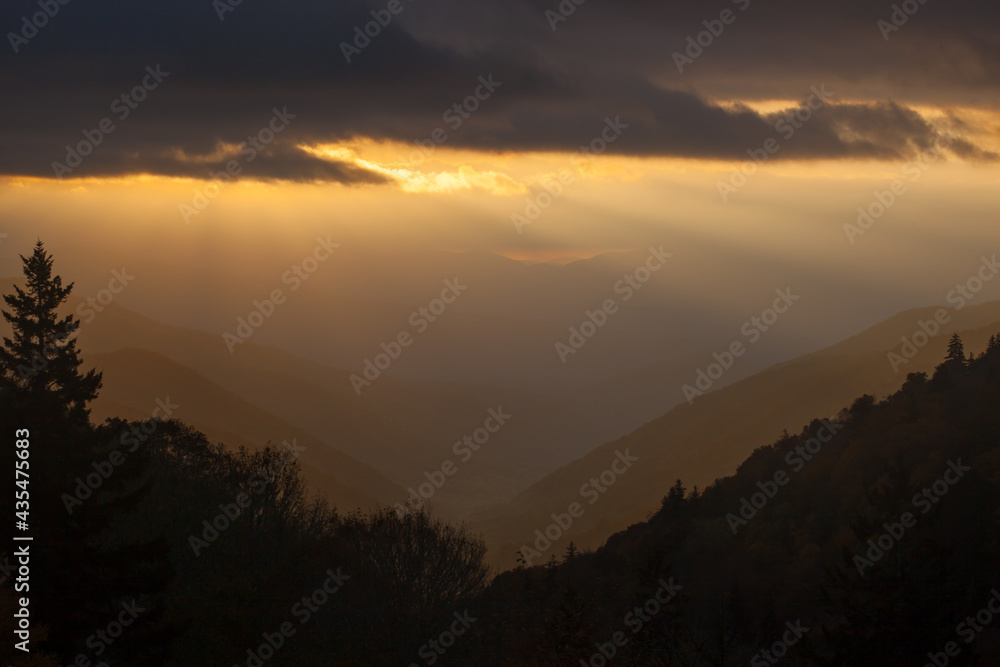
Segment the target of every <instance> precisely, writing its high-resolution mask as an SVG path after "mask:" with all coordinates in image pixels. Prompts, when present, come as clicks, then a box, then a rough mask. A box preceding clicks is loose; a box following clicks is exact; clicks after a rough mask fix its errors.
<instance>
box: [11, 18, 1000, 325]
mask: <svg viewBox="0 0 1000 667" xmlns="http://www.w3.org/2000/svg"><path fill="white" fill-rule="evenodd" d="M46 8H47V11H48V14H46V13H45V11H46ZM0 27H2V29H3V31H4V33H5V42H6V44H4V45H3V47H2V48H0V54H2V55H0V59H2V64H0V90H2V91H3V95H2V96H0V119H2V120H3V122H2V123H0V147H2V150H0V216H2V221H0V228H2V229H0V232H3V233H5V234H8V237H5V243H6V247H2V248H0V266H2V267H3V268H4V270H5V272H6V273H7V274H9V275H12V274H13V273H14V272H15V270H16V265H17V253H18V252H24V251H25V250H26V244H27V243H30V242H31V241H32V240H33V239H34V238H35V237H38V236H43V235H44V236H45V237H46V238H48V239H50V240H51V242H52V243H54V244H56V245H58V244H63V245H64V246H65V247H67V248H76V249H78V251H79V252H80V254H81V255H82V256H85V257H90V256H92V255H93V252H92V251H93V250H94V249H95V248H99V249H100V250H101V251H102V252H104V253H105V254H107V255H108V256H109V259H108V262H109V263H113V262H114V259H115V256H126V257H128V258H129V259H130V260H131V261H133V262H134V263H135V262H139V261H141V260H140V259H137V258H138V257H143V256H145V255H144V253H146V254H148V253H152V252H166V251H167V250H169V251H170V252H175V253H177V254H178V255H185V256H190V257H192V258H197V259H193V260H192V261H204V257H206V256H211V257H212V261H213V262H216V263H221V264H223V265H225V264H226V263H227V262H230V263H231V264H232V266H233V272H234V273H237V272H238V271H237V268H236V267H237V266H239V265H242V266H245V265H246V263H247V262H248V259H247V258H248V257H253V256H256V255H259V254H260V253H261V252H267V251H268V249H270V251H271V252H274V253H279V252H282V251H283V250H282V249H287V250H288V252H290V253H293V252H297V250H295V248H296V247H297V246H296V244H299V245H301V244H302V243H305V242H306V241H303V239H308V238H310V237H311V235H312V234H313V233H314V232H318V231H322V230H327V229H334V230H335V232H336V235H337V236H338V238H340V239H342V240H343V241H345V242H346V243H354V244H365V245H367V246H369V247H372V248H379V247H387V246H392V247H393V248H394V249H397V250H401V249H407V248H413V249H418V248H420V249H433V250H447V251H463V250H470V249H473V250H488V251H490V252H495V253H498V254H502V255H504V256H507V257H511V258H514V259H518V260H524V261H553V262H559V263H562V262H565V261H567V258H586V257H592V256H595V255H598V254H601V253H606V252H619V251H626V250H636V249H642V248H645V247H647V246H648V245H650V244H653V243H657V244H659V243H667V244H668V245H669V244H671V243H672V244H674V245H675V246H677V247H678V248H681V249H683V248H684V247H686V245H690V244H699V247H703V248H705V250H704V252H703V253H702V255H703V256H705V257H711V258H713V259H711V260H708V261H714V262H719V263H720V264H725V265H728V266H736V265H739V266H741V267H746V273H747V274H748V276H747V280H754V277H753V274H754V273H755V269H754V267H760V268H759V273H761V274H767V273H768V270H769V268H770V267H773V266H775V265H781V266H783V267H788V270H787V272H786V273H787V274H789V275H791V276H792V277H795V278H798V276H803V278H801V280H802V281H807V282H808V281H821V282H824V284H827V285H831V286H837V285H839V286H840V287H841V288H842V289H843V290H844V291H845V292H847V291H848V290H849V291H850V298H856V299H858V300H866V299H867V300H870V301H871V302H873V303H878V308H875V309H867V310H866V309H863V308H862V309H860V310H859V311H858V312H864V318H860V319H858V320H857V321H853V320H852V323H851V326H848V327H846V328H845V330H853V329H857V328H858V327H860V326H861V325H862V324H865V323H868V324H870V323H873V321H874V320H876V319H877V318H878V317H881V316H888V315H889V314H891V313H892V312H895V311H898V310H901V309H903V308H906V307H913V306H918V305H926V304H929V303H935V302H939V301H940V300H941V298H942V295H944V294H945V293H947V291H948V289H949V288H950V286H951V285H952V283H953V281H955V280H960V279H962V278H963V277H965V274H967V273H969V272H970V271H972V270H974V269H975V267H976V266H977V264H978V262H979V255H980V254H981V253H983V252H987V253H991V252H993V251H994V250H993V249H994V248H996V247H997V245H998V244H997V241H1000V238H997V237H998V234H997V232H996V231H995V228H996V225H995V211H996V207H995V202H996V192H997V190H998V188H997V186H998V185H1000V167H998V162H1000V159H998V156H1000V141H998V132H1000V116H998V114H997V109H998V104H997V103H998V91H1000V88H998V84H1000V58H998V56H1000V8H998V7H997V6H996V5H995V3H989V2H985V1H982V2H958V3H955V2H952V3H945V2H943V1H942V0H926V2H923V3H920V2H917V1H916V0H911V1H910V2H905V3H900V4H895V5H894V4H892V3H884V4H883V3H871V2H861V1H860V0H847V1H845V2H838V3H808V2H801V1H794V2H793V1H791V0H778V1H775V2H770V3H763V2H759V0H738V1H732V2H728V1H727V2H715V3H709V4H703V3H656V4H650V3H645V2H632V1H628V0H626V1H622V2H615V3H609V2H600V1H599V0H585V1H584V2H582V3H580V4H577V3H576V2H571V1H570V0H566V1H564V2H561V3H559V2H556V1H555V0H547V1H546V0H540V1H537V2H536V1H528V0H504V1H500V0H485V1H476V2H444V1H443V0H399V1H398V2H396V1H393V2H389V1H388V0H387V1H385V2H383V1H381V0H375V1H374V2H358V1H355V0H347V1H343V2H337V3H322V2H310V1H304V0H293V1H291V2H284V3H281V4H280V5H278V4H275V3H264V2H260V1H255V0H246V1H244V2H241V3H239V4H231V3H230V2H229V1H228V0H216V1H214V2H211V1H209V0H177V1H175V2H170V3H156V4H150V3H131V2H123V1H111V0H95V1H92V2H87V3H82V2H68V3H67V4H59V3H58V2H55V3H51V4H50V3H47V2H45V1H44V0H43V1H42V2H38V1H37V0H35V1H32V2H27V1H24V0H12V1H10V2H6V3H4V4H3V7H2V8H0ZM366 31H367V34H366ZM894 187H895V190H894V189H893V188H894ZM209 248H211V249H212V250H211V251H210V250H208V249H209ZM218 248H225V251H224V252H221V251H217V249H218ZM102 261H103V260H102ZM414 261H416V260H414ZM95 271H97V272H98V273H103V272H104V267H103V266H102V267H101V268H100V269H99V270H98V269H95ZM726 275H727V277H726V280H727V281H730V282H724V281H721V279H720V281H713V279H712V278H711V276H710V275H708V276H707V277H706V274H704V273H701V274H699V275H698V276H697V279H695V278H694V277H693V276H692V279H691V280H689V281H688V283H687V284H685V285H683V289H685V290H687V291H688V292H689V293H690V295H691V299H697V300H703V301H705V302H706V303H720V304H722V303H725V302H726V299H725V297H724V296H723V294H724V293H726V292H727V290H730V288H731V280H732V278H731V274H730V273H727V274H726ZM790 279H791V278H790ZM768 280H770V278H768ZM774 287H776V285H768V286H767V290H770V289H772V288H774ZM830 289H831V290H832V289H833V287H830ZM841 296H842V297H843V298H842V299H841V301H842V302H847V301H849V300H850V298H847V297H844V295H841ZM725 307H731V306H730V305H725V306H724V305H719V308H725ZM852 316H853V313H852V312H851V311H849V310H848V311H845V313H844V317H847V318H851V317H852Z"/></svg>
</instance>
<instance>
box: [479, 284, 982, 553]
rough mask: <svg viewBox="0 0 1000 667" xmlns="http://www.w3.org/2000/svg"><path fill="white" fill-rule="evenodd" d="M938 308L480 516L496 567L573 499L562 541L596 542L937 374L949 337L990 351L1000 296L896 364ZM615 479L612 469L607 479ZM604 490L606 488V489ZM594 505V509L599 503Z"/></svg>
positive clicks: (717, 399)
mask: <svg viewBox="0 0 1000 667" xmlns="http://www.w3.org/2000/svg"><path fill="white" fill-rule="evenodd" d="M936 310H937V309H936V308H926V309H917V310H911V311H906V312H904V313H900V314H899V315H897V316H895V317H893V318H890V319H889V320H887V321H886V322H883V323H881V324H879V325H877V326H875V327H872V328H871V329H869V330H867V331H865V332H862V333H861V334H859V335H857V336H853V337H851V338H849V339H847V340H845V341H843V342H842V343H839V344H837V345H834V346H832V347H829V348H827V349H825V350H820V351H818V352H815V353H813V354H809V355H805V356H803V357H800V358H798V359H795V360H792V361H788V362H784V363H781V364H777V365H776V366H773V367H771V368H768V369H767V370H765V371H763V372H761V373H758V374H757V375H754V376H752V377H750V378H747V379H744V380H741V381H739V382H737V383H735V384H733V385H730V386H728V387H725V388H723V389H720V390H718V391H714V392H711V393H709V394H707V395H705V396H703V397H701V398H698V399H696V400H695V401H694V403H693V405H687V404H682V405H680V406H678V407H676V408H674V409H673V410H671V411H669V412H668V413H667V414H665V415H664V416H662V417H660V418H659V419H656V420H653V421H651V422H649V423H647V424H645V425H644V426H642V427H640V428H639V429H637V430H635V431H633V432H632V433H630V434H628V435H626V436H624V437H622V438H619V439H617V440H614V441H612V442H609V443H606V444H604V445H602V446H600V447H598V448H597V449H595V450H593V451H592V452H590V453H589V454H587V455H586V456H584V457H582V458H581V459H579V460H577V461H574V462H573V463H571V464H570V465H567V466H564V467H562V468H560V469H559V470H556V471H555V472H553V473H552V474H550V475H548V476H547V477H546V478H545V479H543V480H541V481H540V482H538V483H537V484H535V485H533V486H532V487H531V488H530V489H528V490H527V491H525V492H524V493H522V494H521V495H519V496H518V497H517V498H515V499H514V500H513V501H512V502H510V503H508V504H506V505H504V506H499V507H495V508H490V509H489V510H484V511H482V512H479V513H477V514H475V515H474V525H475V526H476V527H477V528H479V529H480V530H482V531H483V532H484V533H485V535H486V536H487V539H488V541H489V542H490V544H491V546H493V547H494V554H493V559H494V562H495V563H497V564H502V565H504V566H507V567H509V566H510V565H512V559H513V556H512V554H514V553H515V551H516V549H517V548H519V547H520V546H521V545H522V544H525V543H528V542H530V541H531V540H532V539H533V535H534V531H535V530H536V529H541V530H544V529H545V527H546V526H548V525H549V524H551V523H552V521H553V519H552V518H551V515H552V513H564V512H566V510H567V507H568V506H569V505H570V504H571V503H574V502H579V503H581V504H582V505H583V506H584V508H585V513H584V514H583V516H582V517H580V518H578V519H576V520H575V521H574V524H573V527H572V529H571V531H569V532H567V534H566V536H564V537H563V538H562V541H561V543H562V544H563V545H564V544H565V543H566V542H568V540H569V539H571V538H572V539H575V540H576V542H577V544H578V545H581V544H582V545H585V546H596V545H598V544H600V543H601V542H603V540H604V539H605V538H606V537H607V536H608V535H610V534H611V533H613V532H614V531H616V530H620V529H622V528H624V527H625V526H627V525H629V524H631V523H634V522H635V521H638V520H641V519H643V518H644V517H645V516H647V515H648V513H649V512H650V511H651V510H652V509H653V508H655V507H656V506H658V504H659V502H660V500H661V498H662V497H663V495H664V494H665V493H666V490H667V489H668V488H669V487H670V485H671V484H672V483H673V481H674V480H675V479H677V478H681V479H683V480H684V482H685V483H686V484H687V485H688V486H689V487H690V486H693V485H698V486H700V487H704V486H705V485H707V484H708V483H710V482H712V481H713V480H714V479H716V478H718V477H721V476H724V475H727V474H730V473H732V472H733V471H734V470H735V469H736V466H737V465H739V463H740V462H741V461H743V460H744V459H745V458H746V457H747V456H748V455H749V454H750V452H752V451H753V450H754V449H756V448H757V447H760V446H762V445H765V444H767V443H768V442H770V441H772V440H773V439H774V438H775V437H777V436H778V435H780V434H781V432H782V430H783V429H788V430H789V431H792V432H795V431H798V430H799V428H801V426H802V425H803V424H805V423H807V422H808V421H809V420H811V419H812V418H813V417H814V416H816V415H834V414H836V413H837V412H838V411H839V410H840V409H842V408H843V407H844V406H845V404H847V403H849V402H850V401H852V400H853V399H854V397H856V396H858V395H860V394H864V393H869V394H874V395H885V394H889V393H891V392H893V391H895V390H897V389H898V388H899V387H900V386H901V385H902V383H903V381H904V380H905V379H906V374H907V373H910V372H917V371H928V370H931V369H933V368H934V366H935V365H936V364H937V363H938V362H939V361H940V359H942V358H943V356H944V351H945V348H946V346H947V339H948V336H949V335H950V334H951V333H952V332H954V331H960V332H962V335H963V338H965V339H966V343H967V345H968V347H969V348H970V349H981V348H982V347H984V346H985V344H986V342H987V340H988V338H989V336H990V335H992V334H993V333H996V331H997V330H1000V302H990V303H986V304H982V305H979V306H973V307H968V308H966V309H964V310H963V311H961V312H958V313H955V312H953V313H952V321H951V322H950V323H948V324H947V325H946V326H944V327H942V331H941V333H939V334H938V335H937V336H936V337H934V338H932V339H931V340H930V342H929V343H928V344H927V345H926V346H925V347H924V348H922V349H920V350H919V352H918V354H917V355H916V356H915V357H914V358H913V359H912V360H911V361H910V362H909V363H908V364H906V365H905V366H904V367H903V368H902V369H901V370H900V372H899V373H896V372H894V370H893V368H892V367H891V365H890V364H889V362H888V361H887V354H888V353H889V352H890V351H891V350H893V349H894V348H893V345H894V344H895V345H896V347H898V346H899V345H900V337H901V336H908V337H909V336H912V335H913V332H914V331H915V330H917V326H918V325H917V322H918V321H920V320H926V319H928V318H933V317H934V313H935V311H936ZM626 451H628V453H629V454H630V455H631V456H633V457H637V458H638V461H637V462H636V464H635V465H633V466H632V467H631V468H628V471H627V472H626V473H625V474H623V475H621V477H620V479H617V480H616V481H615V483H614V485H613V486H610V487H608V488H607V491H606V492H602V493H600V494H599V495H597V496H596V498H595V497H594V495H591V494H593V491H590V490H589V489H583V486H584V485H590V487H591V488H593V485H592V483H591V482H590V480H592V479H597V480H598V483H599V484H600V475H601V473H602V472H603V471H605V470H607V469H609V467H610V466H611V465H612V463H613V461H614V460H615V458H616V452H623V453H624V452H626ZM607 477H608V478H609V479H610V477H611V476H610V475H608V476H607ZM602 488H603V486H602ZM592 500H593V505H592V506H591V504H590V503H591V501H592Z"/></svg>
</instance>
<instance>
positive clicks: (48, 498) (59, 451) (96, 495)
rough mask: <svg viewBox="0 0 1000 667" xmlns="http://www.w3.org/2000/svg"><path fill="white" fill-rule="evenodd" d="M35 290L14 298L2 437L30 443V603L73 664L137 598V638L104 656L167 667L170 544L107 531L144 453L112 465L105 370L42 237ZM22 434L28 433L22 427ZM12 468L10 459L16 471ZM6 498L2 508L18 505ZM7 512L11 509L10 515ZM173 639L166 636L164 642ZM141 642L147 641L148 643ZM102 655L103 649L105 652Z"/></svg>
mask: <svg viewBox="0 0 1000 667" xmlns="http://www.w3.org/2000/svg"><path fill="white" fill-rule="evenodd" d="M21 260H22V262H23V264H24V277H25V286H24V288H21V287H19V286H15V287H14V293H13V294H9V295H4V301H5V302H6V304H7V306H8V307H9V309H10V310H3V311H2V313H3V317H4V319H5V320H6V321H7V322H8V323H9V324H10V325H11V328H12V333H11V336H10V337H4V340H3V346H2V347H0V396H2V398H3V400H2V401H0V438H2V442H3V451H4V452H5V453H6V456H5V457H4V458H5V459H6V461H12V459H13V456H14V451H15V438H14V434H15V432H22V433H23V432H27V434H28V436H27V440H28V441H29V442H30V446H29V447H28V451H29V452H30V454H29V458H28V462H29V464H30V468H29V474H30V478H29V479H30V485H29V489H28V490H29V492H30V502H31V511H30V519H29V521H28V524H29V526H30V528H29V530H27V531H25V534H30V535H31V536H32V537H34V541H33V542H31V546H30V551H31V555H32V558H31V566H32V567H31V569H32V577H31V590H30V599H31V602H32V609H33V611H34V613H35V614H37V616H36V618H37V619H38V620H39V621H40V622H41V623H43V624H45V625H46V626H48V628H49V636H48V638H47V640H46V642H45V645H46V646H47V647H48V648H50V649H51V650H52V651H54V652H55V653H57V654H59V655H61V656H63V657H65V658H67V659H68V660H73V659H75V657H76V654H77V653H78V652H79V653H87V654H90V655H93V654H94V651H95V650H96V649H94V648H93V647H87V646H86V645H85V644H86V641H87V639H88V637H90V636H91V635H92V634H93V633H94V632H95V631H96V630H98V629H100V628H105V627H107V626H108V624H109V623H110V622H112V621H114V620H115V619H116V618H117V617H118V615H119V614H120V613H121V612H122V605H128V604H131V603H132V601H133V600H135V601H136V602H137V604H138V607H140V608H143V609H144V612H142V613H140V616H139V618H138V620H137V621H136V622H135V623H133V625H132V627H130V632H129V634H128V635H125V636H122V638H121V639H120V640H116V641H114V643H113V645H111V646H110V647H108V646H105V649H104V650H105V651H106V653H104V655H105V656H126V655H128V656H130V657H131V658H132V659H136V660H141V661H143V662H144V664H150V665H157V664H161V661H162V660H163V659H165V658H166V651H165V648H164V646H163V645H162V644H157V643H156V642H155V641H152V638H153V635H152V634H150V628H152V627H153V626H155V623H156V620H157V618H158V614H159V613H160V609H159V606H158V605H157V604H155V602H154V599H153V596H155V595H156V594H158V593H159V592H160V591H162V588H163V586H164V585H165V583H166V581H167V580H168V579H169V567H168V566H167V565H166V563H165V561H164V558H165V554H166V548H165V546H164V545H163V544H162V543H159V544H156V543H144V544H115V545H114V546H113V547H109V546H108V537H109V536H108V534H107V533H108V529H109V527H110V525H111V523H112V522H113V521H114V520H115V518H116V517H117V516H119V515H120V514H121V513H122V512H123V511H127V509H129V507H130V506H134V503H135V502H137V501H138V499H139V498H140V497H141V492H142V486H143V485H142V483H141V481H137V479H138V477H139V475H140V474H141V472H142V471H141V470H139V469H137V468H138V467H139V466H137V463H138V462H139V459H138V457H134V458H133V459H132V460H131V461H128V462H127V464H126V465H124V466H123V467H122V468H118V467H117V466H115V465H114V464H112V463H110V462H109V461H108V455H109V452H110V451H111V447H109V444H111V443H110V441H111V440H112V439H115V438H117V437H118V436H119V433H117V432H109V431H108V430H106V429H104V430H102V429H94V428H93V427H92V426H91V425H90V423H89V407H88V404H89V403H90V402H91V401H92V400H94V398H96V396H97V392H98V390H99V389H100V387H101V375H100V373H97V372H96V371H94V370H90V371H87V372H86V373H82V372H81V371H80V366H81V364H82V361H81V359H80V354H79V350H78V349H77V347H76V339H75V338H74V337H73V334H74V333H75V332H76V330H77V328H78V327H79V325H80V323H79V321H78V320H73V318H72V317H71V316H60V315H59V309H60V307H61V306H62V305H63V304H64V303H65V302H66V300H67V299H68V297H69V294H70V291H71V290H72V287H73V285H72V284H70V285H68V286H63V283H62V279H61V278H60V276H58V275H54V274H53V261H52V257H51V255H49V254H48V253H47V252H46V251H45V248H44V246H43V244H42V243H41V241H39V242H38V243H37V244H36V245H35V249H34V252H33V253H32V254H31V256H29V257H24V256H21ZM21 429H24V431H21ZM12 468H13V463H10V468H5V469H7V470H10V469H12ZM7 495H8V494H3V496H4V501H3V502H2V503H0V506H3V507H4V509H6V507H7V506H8V504H7ZM4 516H10V515H9V514H7V513H6V512H5V513H4ZM164 639H166V637H164ZM138 647H141V648H138ZM102 652H103V651H102Z"/></svg>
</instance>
